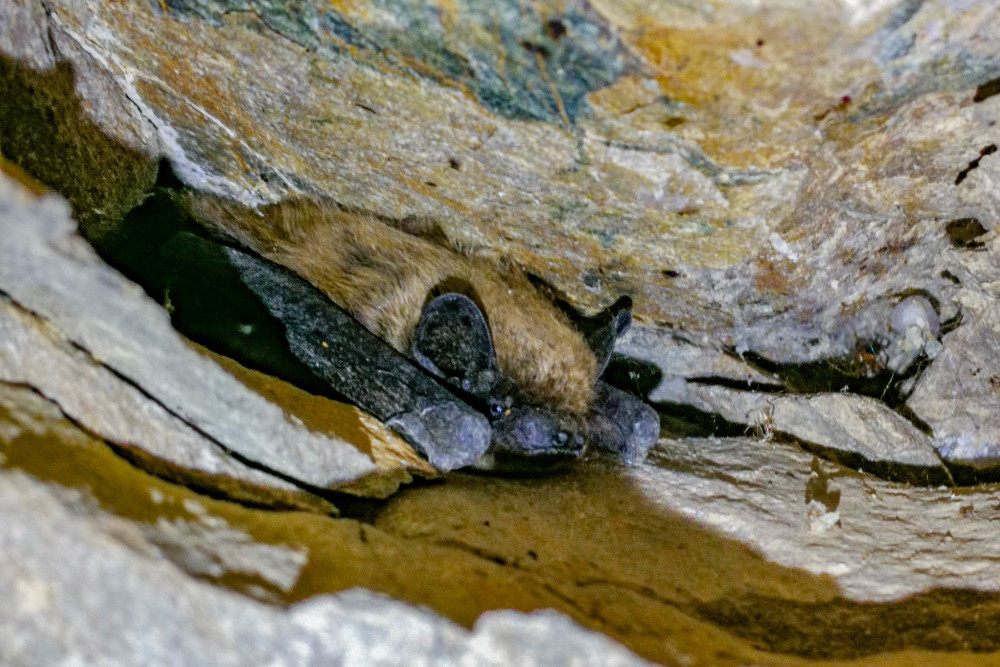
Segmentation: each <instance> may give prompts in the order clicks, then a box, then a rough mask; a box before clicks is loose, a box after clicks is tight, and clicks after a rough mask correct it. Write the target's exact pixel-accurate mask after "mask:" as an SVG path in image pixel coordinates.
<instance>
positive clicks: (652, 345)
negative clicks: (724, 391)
mask: <svg viewBox="0 0 1000 667" xmlns="http://www.w3.org/2000/svg"><path fill="white" fill-rule="evenodd" d="M615 352H617V353H619V354H622V355H624V356H626V357H630V358H632V359H637V360H639V361H642V362H645V363H647V364H651V365H652V366H655V367H656V368H657V369H659V371H660V373H661V377H660V378H659V380H658V382H657V383H656V385H655V386H653V387H651V388H650V392H649V396H648V398H649V400H650V401H653V402H654V403H661V402H686V401H685V400H684V399H685V398H687V397H688V396H689V393H688V391H687V389H686V380H687V379H688V378H694V377H698V378H725V379H729V380H736V381H739V382H746V383H747V386H748V387H750V386H751V385H752V383H765V384H767V383H771V384H773V383H776V382H778V381H777V380H776V379H775V378H774V377H773V376H771V375H769V374H767V373H764V372H762V371H760V370H758V369H756V368H754V367H753V366H751V365H750V364H748V363H746V362H745V361H742V360H741V359H739V358H738V357H735V356H733V355H730V354H727V353H725V352H724V351H722V350H720V349H716V348H714V347H713V346H712V342H711V341H710V340H708V339H707V337H701V338H700V339H699V340H687V339H685V338H683V337H681V336H680V335H678V334H675V333H671V332H669V331H666V330H664V329H660V328H656V327H651V326H644V325H641V324H634V325H633V326H632V328H630V329H629V330H628V332H627V333H626V334H625V335H624V336H622V337H621V338H620V339H618V341H616V343H615Z"/></svg>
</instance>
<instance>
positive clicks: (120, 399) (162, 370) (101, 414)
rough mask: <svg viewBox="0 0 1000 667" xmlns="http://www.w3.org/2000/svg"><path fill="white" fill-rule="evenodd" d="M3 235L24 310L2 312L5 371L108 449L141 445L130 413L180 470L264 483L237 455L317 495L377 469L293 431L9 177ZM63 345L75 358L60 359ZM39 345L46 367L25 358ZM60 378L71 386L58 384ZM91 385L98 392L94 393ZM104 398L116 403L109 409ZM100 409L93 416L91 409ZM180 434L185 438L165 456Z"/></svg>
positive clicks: (9, 292) (56, 208) (51, 202)
mask: <svg viewBox="0 0 1000 667" xmlns="http://www.w3.org/2000/svg"><path fill="white" fill-rule="evenodd" d="M0 235H2V236H3V238H4V242H3V244H0V292H2V293H3V294H5V295H6V296H7V298H8V299H10V303H11V304H13V306H14V310H12V309H11V308H12V306H11V305H4V306H3V310H2V311H0V312H2V317H3V322H4V325H3V326H4V327H5V328H7V329H8V331H7V336H5V340H4V341H3V345H4V350H3V351H4V354H3V356H2V357H0V372H3V374H4V376H3V377H4V378H5V379H7V380H8V381H13V382H30V383H37V386H38V388H39V391H42V392H43V393H47V394H48V395H50V397H52V398H53V399H54V400H57V401H58V402H59V403H60V404H61V405H64V406H65V407H66V410H67V413H68V414H69V415H70V416H75V417H76V418H79V419H80V420H81V422H83V423H85V424H87V425H88V426H90V427H92V428H94V430H95V431H96V432H99V433H100V432H102V431H103V435H104V436H105V437H107V438H108V439H109V440H114V441H116V442H120V443H122V444H128V445H135V446H142V444H143V440H142V438H143V434H142V432H141V431H140V430H139V428H140V427H139V426H138V425H135V424H130V423H129V422H130V421H131V418H132V417H133V415H128V408H127V404H129V403H130V404H131V405H133V406H135V409H137V410H138V409H141V410H142V411H144V412H146V413H148V417H149V419H148V420H146V423H145V424H143V426H142V428H144V429H146V430H147V435H148V431H149V429H151V428H152V427H153V424H154V423H155V422H156V420H159V421H160V422H161V423H164V424H166V425H167V426H168V427H169V429H170V430H167V431H165V432H163V433H162V434H157V435H155V437H150V438H148V439H149V440H150V442H151V450H152V452H151V453H154V454H156V455H162V456H163V457H164V458H165V459H168V460H171V461H175V462H177V463H178V464H180V465H192V466H193V467H195V468H198V469H202V470H206V471H210V472H225V473H229V474H232V473H234V472H235V471H236V470H237V469H240V470H243V471H244V472H243V476H244V477H246V478H248V480H249V481H252V482H258V483H259V482H260V481H261V478H260V477H259V475H257V474H255V473H254V474H250V473H247V472H245V471H246V468H245V466H237V465H234V464H233V463H232V462H231V459H230V457H229V456H228V452H234V453H235V454H237V455H238V456H240V457H242V459H243V460H245V461H246V460H248V461H250V462H253V463H254V464H256V465H257V466H261V467H265V468H269V469H271V470H273V471H276V472H277V473H278V474H279V475H283V476H286V477H288V478H292V479H295V480H298V481H300V482H303V483H306V484H310V485H312V486H317V487H334V486H337V485H339V484H344V483H346V482H351V481H353V480H356V479H358V478H359V477H361V476H363V475H365V474H366V473H369V472H371V471H372V470H373V469H374V466H373V464H372V462H371V460H370V459H369V458H368V457H367V456H365V455H363V454H362V453H360V452H359V451H358V450H357V449H356V448H354V447H353V446H351V445H349V444H347V443H346V442H343V441H336V440H333V439H332V438H329V437H324V436H320V435H318V434H316V433H313V432H310V431H308V430H307V429H305V428H303V427H301V426H297V425H296V424H294V423H292V422H291V421H289V420H288V419H287V418H286V417H285V415H284V413H283V412H282V411H281V409H280V408H278V407H276V406H274V405H272V404H271V403H269V402H267V401H266V400H265V399H264V398H262V397H260V396H259V395H257V394H254V393H252V392H250V391H249V390H248V389H246V387H244V386H243V385H242V384H240V383H239V382H238V381H236V380H235V379H234V378H233V377H231V376H230V375H229V374H228V373H226V372H225V371H223V370H222V369H221V368H219V367H218V366H217V365H215V364H213V363H212V362H210V361H209V360H207V359H205V358H203V357H202V356H200V355H199V354H197V353H196V352H195V351H194V350H192V349H191V348H190V347H189V346H187V345H186V344H185V343H184V342H183V341H182V340H181V338H180V336H179V335H178V334H177V333H176V332H175V331H174V330H173V328H172V327H171V326H170V322H169V319H168V317H167V314H166V313H165V312H164V311H163V310H162V309H160V308H159V307H158V306H157V305H156V304H154V303H153V302H152V301H151V300H149V299H148V298H147V297H146V296H145V294H144V293H142V291H141V290H140V289H139V288H138V287H137V286H135V285H133V284H131V283H129V282H128V281H127V280H125V279H124V278H122V277H121V275H119V274H118V273H116V272H115V271H113V270H112V269H110V268H109V267H108V266H106V265H105V264H104V263H103V262H101V261H100V259H98V257H97V255H96V254H95V253H94V251H93V249H92V248H91V247H90V246H89V245H87V243H86V242H85V241H83V239H81V238H80V237H79V236H77V235H76V233H75V231H74V229H73V223H72V222H71V221H70V220H69V216H68V211H67V209H66V207H65V205H64V204H63V203H62V202H61V201H59V200H58V199H57V198H55V197H46V198H42V199H37V200H33V199H31V198H30V197H29V196H28V195H27V194H26V193H25V192H24V191H23V190H20V189H19V188H18V187H17V186H16V185H15V184H14V183H12V182H11V181H10V180H8V179H6V178H4V177H2V176H0ZM18 310H20V312H21V315H20V316H18V315H16V311H18ZM26 313H31V314H32V317H30V318H28V317H27V315H26ZM26 318H27V319H26ZM29 320H31V321H33V322H35V323H34V324H32V323H31V321H29ZM42 329H44V330H45V332H46V333H45V334H44V335H43V334H42V333H41V330H42ZM60 344H61V345H63V346H69V347H68V348H66V349H64V350H62V351H60V350H59V345H60ZM36 345H37V346H38V354H39V355H40V356H39V357H38V358H35V357H26V356H25V354H26V352H27V350H28V349H29V348H31V347H34V346H36ZM25 346H28V347H27V348H26V347H25ZM25 362H28V363H25ZM34 362H38V363H37V365H36V364H35V363H34ZM78 373H79V375H78ZM60 377H65V378H67V379H69V380H70V384H61V383H59V381H58V380H59V378H60ZM90 382H94V383H95V386H94V387H93V388H90V389H88V388H89V387H90ZM73 383H81V384H76V385H74V384H73ZM74 386H76V387H77V393H76V395H74V389H73V387H74ZM99 392H105V394H106V397H107V398H108V399H112V398H113V399H114V400H112V404H109V405H101V404H100V403H101V401H99V400H98V396H99V395H100V394H99ZM94 400H97V403H98V405H96V406H94V407H95V409H93V410H91V409H89V408H88V407H87V401H94ZM171 430H172V431H173V432H174V433H180V434H181V436H182V437H180V438H179V441H178V446H177V448H176V449H175V450H174V451H173V452H171V453H167V452H166V451H165V449H164V447H165V446H166V445H168V444H169V443H170V442H171V441H172V438H171V437H170V436H169V434H170V433H171ZM192 448H194V449H192ZM198 450H204V451H203V453H199V451H198ZM223 461H229V462H228V463H225V464H223ZM281 486H284V485H281Z"/></svg>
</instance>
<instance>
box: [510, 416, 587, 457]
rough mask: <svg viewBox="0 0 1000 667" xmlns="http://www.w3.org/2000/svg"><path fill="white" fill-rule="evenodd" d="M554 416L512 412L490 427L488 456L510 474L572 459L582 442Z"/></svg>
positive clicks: (581, 447)
mask: <svg viewBox="0 0 1000 667" xmlns="http://www.w3.org/2000/svg"><path fill="white" fill-rule="evenodd" d="M560 421H561V420H559V419H558V418H557V417H556V416H555V415H552V414H550V413H548V412H545V411H543V410H538V409H536V408H527V407H519V408H513V409H511V410H509V411H508V412H507V414H505V415H504V416H502V417H500V418H499V419H497V420H495V421H494V422H493V424H492V426H493V434H492V437H491V439H490V452H491V454H492V455H493V458H494V460H495V461H496V462H497V464H498V465H502V467H504V468H506V469H510V470H518V469H539V468H542V467H545V466H546V465H554V464H556V463H558V462H561V461H565V460H566V459H569V458H575V457H577V456H579V455H580V453H581V451H582V450H583V444H584V439H583V438H582V437H580V436H578V435H575V434H573V433H571V432H570V431H569V430H568V429H567V428H566V427H565V424H561V423H560Z"/></svg>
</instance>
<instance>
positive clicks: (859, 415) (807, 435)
mask: <svg viewBox="0 0 1000 667" xmlns="http://www.w3.org/2000/svg"><path fill="white" fill-rule="evenodd" d="M771 418H772V420H773V422H774V429H775V430H778V431H782V432H784V433H788V434H789V435H791V436H794V437H795V438H798V439H799V440H803V441H805V442H809V443H813V444H816V445H820V446H823V447H829V448H831V449H836V450H838V451H842V452H851V453H854V454H859V455H861V456H863V457H864V458H865V459H867V460H869V461H890V462H892V463H899V464H902V465H909V466H923V467H932V468H939V467H941V460H940V459H939V458H938V456H937V453H936V452H935V450H934V448H933V447H932V446H931V443H930V438H928V437H927V435H926V434H924V433H921V432H920V431H919V430H917V428H916V427H915V426H913V424H911V423H909V422H908V421H906V420H905V419H903V418H902V417H901V416H899V415H898V414H896V413H895V412H893V411H892V410H890V409H889V408H888V407H886V405H885V404H884V403H881V402H879V401H877V400H875V399H873V398H869V397H867V396H858V395H851V394H816V395H814V396H788V397H781V398H778V399H776V400H775V401H774V403H773V412H772V413H771Z"/></svg>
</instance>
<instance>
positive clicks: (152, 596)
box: [0, 471, 647, 666]
mask: <svg viewBox="0 0 1000 667" xmlns="http://www.w3.org/2000/svg"><path fill="white" fill-rule="evenodd" d="M0 477H2V479H0V521H2V523H3V531H0V554H2V556H0V562H2V565H3V567H0V590H2V591H4V599H5V600H6V603H5V604H4V605H3V608H2V609H0V627H3V628H4V641H3V642H0V661H2V662H3V663H4V664H11V665H14V664H25V665H26V664H38V665H40V664H65V663H75V664H95V663H100V664H121V665H126V664H135V662H136V661H142V662H147V663H150V664H157V665H247V664H259V663H262V662H264V663H267V664H281V665H329V664H347V665H365V664H376V663H377V664H383V665H412V664H438V665H472V664H478V665H511V664H525V665H547V664H553V661H557V662H566V663H570V662H572V663H573V664H580V665H622V666H625V665H641V664H647V663H645V662H644V661H642V660H640V659H638V658H637V657H636V656H634V655H632V654H630V653H629V652H628V651H626V650H625V649H624V648H622V647H620V646H617V645H616V644H615V643H614V642H612V641H610V640H608V639H606V638H604V637H601V636H600V635H598V634H596V633H590V632H587V631H585V630H583V629H581V628H579V627H578V626H576V625H574V624H573V623H572V622H571V621H569V620H568V619H566V618H565V617H563V616H560V615H558V614H555V613H545V612H539V613H537V614H533V615H524V614H515V613H512V612H497V613H494V614H488V615H485V616H483V618H481V619H480V621H479V622H478V623H477V625H476V628H475V629H474V630H473V631H472V632H471V633H470V632H466V631H465V630H463V629H462V628H460V627H459V626H457V625H455V624H454V623H452V622H450V621H448V620H446V619H444V618H441V617H440V616H437V615H436V614H434V613H432V612H430V611H428V610H423V609H418V608H415V607H411V606H409V605H407V604H404V603H401V602H397V601H394V600H390V599H388V598H385V597H383V596H379V595H376V594H374V593H370V592H368V591H364V590H352V591H347V592H344V593H341V594H339V595H335V596H320V597H315V598H313V599H311V600H309V601H308V602H303V603H301V604H298V605H294V606H292V607H291V608H289V609H281V608H276V607H271V606H268V605H264V604H261V603H258V602H254V601H252V600H250V599H247V598H245V597H242V596H239V595H236V594H233V593H230V592H228V591H224V590H220V589H218V588H215V587H212V586H210V585H207V584H204V583H201V582H198V581H195V580H193V579H191V578H190V577H188V576H187V575H185V574H183V573H182V572H180V571H178V570H177V569H176V568H175V567H173V566H172V565H170V563H169V562H167V561H165V560H164V559H163V558H162V557H158V554H157V550H156V549H155V548H154V547H153V546H152V545H150V544H148V543H146V542H145V541H144V540H143V537H142V534H141V533H138V532H137V531H135V529H134V527H133V526H131V525H129V524H127V523H126V522H123V521H121V520H120V519H105V523H104V525H101V524H99V523H95V522H94V521H93V516H92V510H91V508H88V507H87V505H86V504H85V503H83V504H81V501H80V499H78V498H74V497H73V494H71V493H69V492H66V491H61V492H60V491H58V490H57V489H55V488H52V487H48V486H46V485H43V484H41V483H39V482H38V481H36V480H33V479H32V478H30V477H28V476H27V475H24V474H20V473H11V472H6V471H5V472H0ZM88 519H90V520H88ZM109 524H110V525H109ZM254 560H256V561H257V562H258V563H259V562H260V561H262V560H264V559H261V558H259V557H258V558H255V559H254ZM95 618H100V622H99V623H95V622H94V619H95ZM556 635H558V636H559V637H560V638H561V641H560V642H559V643H558V646H556V645H555V644H554V643H553V642H552V641H551V638H552V637H553V636H556Z"/></svg>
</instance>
